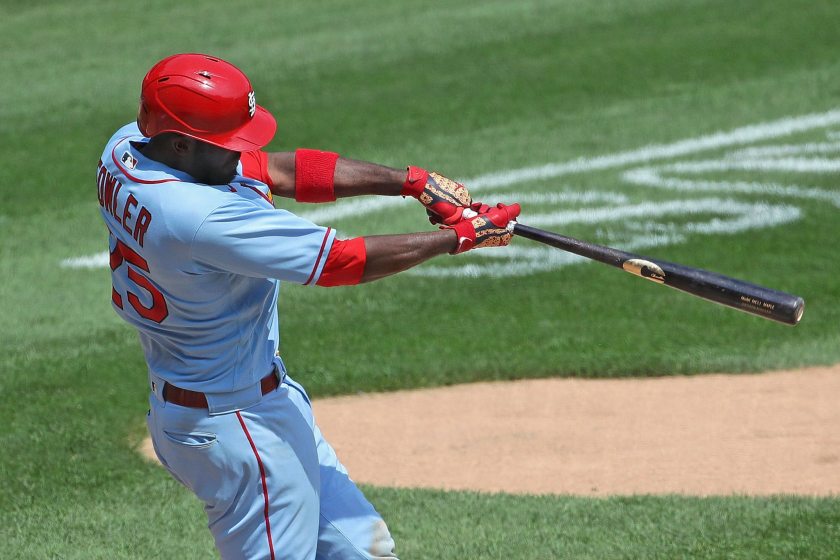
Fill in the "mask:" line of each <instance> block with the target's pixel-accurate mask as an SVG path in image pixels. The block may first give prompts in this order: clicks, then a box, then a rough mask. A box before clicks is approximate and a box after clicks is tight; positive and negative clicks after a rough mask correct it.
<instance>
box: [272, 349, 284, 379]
mask: <svg viewBox="0 0 840 560" xmlns="http://www.w3.org/2000/svg"><path fill="white" fill-rule="evenodd" d="M274 369H275V371H276V372H277V377H278V378H279V379H280V383H283V382H285V381H286V364H284V363H283V358H281V357H280V354H277V355H276V356H274Z"/></svg>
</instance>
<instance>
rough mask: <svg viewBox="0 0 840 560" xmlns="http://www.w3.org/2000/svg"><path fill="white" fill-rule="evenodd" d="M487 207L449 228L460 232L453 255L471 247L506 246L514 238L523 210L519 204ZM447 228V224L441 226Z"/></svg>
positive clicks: (500, 204)
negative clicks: (514, 229) (517, 222)
mask: <svg viewBox="0 0 840 560" xmlns="http://www.w3.org/2000/svg"><path fill="white" fill-rule="evenodd" d="M485 208H487V210H486V211H484V212H481V213H479V214H478V216H475V217H474V218H471V219H466V220H463V221H461V222H458V223H457V224H455V225H453V226H449V228H451V229H454V230H455V233H457V234H458V247H456V248H455V250H454V251H452V253H450V254H452V255H457V254H458V253H464V252H466V251H469V250H470V249H480V248H482V247H504V246H506V245H508V244H509V243H510V240H511V239H512V238H513V228H512V227H510V229H508V226H511V225H512V224H513V223H515V220H516V217H517V216H519V213H520V212H521V211H522V210H521V208H519V205H518V204H511V205H510V206H505V205H504V204H502V203H501V202H500V203H499V204H497V205H496V207H495V208H489V207H487V206H486V205H485ZM440 227H441V229H447V227H446V226H440Z"/></svg>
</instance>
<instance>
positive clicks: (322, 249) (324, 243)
mask: <svg viewBox="0 0 840 560" xmlns="http://www.w3.org/2000/svg"><path fill="white" fill-rule="evenodd" d="M331 231H332V228H327V233H326V235H324V240H323V241H321V250H320V251H318V258H317V259H315V266H314V267H313V268H312V274H310V275H309V279H307V280H306V282H304V283H303V285H304V286H308V285H309V283H310V282H312V279H313V278H315V273H316V272H318V265H319V264H320V263H321V257H322V256H323V255H324V247H326V246H327V239H329V238H330V232H331ZM324 266H326V265H324ZM321 272H322V273H323V271H321Z"/></svg>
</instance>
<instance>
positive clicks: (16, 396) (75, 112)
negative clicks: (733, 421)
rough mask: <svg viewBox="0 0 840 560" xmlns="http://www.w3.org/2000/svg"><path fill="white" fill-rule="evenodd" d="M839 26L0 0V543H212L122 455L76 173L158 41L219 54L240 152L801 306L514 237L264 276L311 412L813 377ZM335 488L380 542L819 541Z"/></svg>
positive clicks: (358, 227) (660, 503)
mask: <svg viewBox="0 0 840 560" xmlns="http://www.w3.org/2000/svg"><path fill="white" fill-rule="evenodd" d="M838 22H840V3H837V2H836V1H833V0H788V1H786V2H773V1H770V0H741V1H738V2H731V1H717V0H681V1H674V0H609V1H599V2H596V1H593V0H562V1H561V0H556V1H549V0H534V1H515V2H514V1H481V0H447V1H443V0H422V1H413V2H408V1H405V2H392V1H384V0H357V1H355V2H349V1H343V0H324V1H319V2H316V3H313V2H306V1H303V0H300V1H289V2H282V3H277V2H268V1H262V0H251V1H249V2H242V1H239V0H227V1H224V2H223V1H221V0H210V1H205V2H196V1H183V2H177V3H171V2H162V1H152V0H143V1H138V2H133V3H130V4H125V3H114V2H105V1H104V0H88V1H85V2H72V1H69V0H65V1H60V0H39V1H37V2H8V1H2V2H0V52H2V54H3V56H2V57H0V73H2V78H0V449H2V454H0V558H109V559H111V558H205V557H209V558H212V557H215V554H216V553H215V551H214V549H213V546H212V541H211V538H210V535H209V532H208V531H207V530H206V528H205V524H206V518H205V516H204V513H203V511H202V509H201V505H200V504H199V503H198V502H197V501H196V500H195V498H194V497H193V496H192V495H191V494H190V493H189V492H188V491H187V490H186V489H184V488H182V487H180V486H179V485H178V484H177V483H176V482H175V481H174V480H172V479H171V478H170V477H169V475H168V474H167V473H166V472H165V471H164V470H163V469H161V468H160V467H158V466H155V465H151V464H149V463H147V462H146V461H145V460H143V459H142V458H141V457H140V456H139V454H138V453H136V446H137V445H138V443H139V441H140V439H141V438H142V436H143V435H144V431H145V427H144V425H143V421H142V420H143V416H144V414H145V412H146V410H147V408H148V406H147V394H148V389H147V386H146V375H145V364H144V362H143V357H142V353H141V350H140V347H139V344H138V341H137V337H136V334H135V333H134V332H133V331H132V329H131V328H130V327H128V326H127V325H124V324H122V323H121V321H120V320H119V319H118V317H117V316H116V314H115V313H114V312H113V311H112V310H111V307H110V301H109V294H110V279H109V274H108V269H107V267H103V266H101V265H102V258H101V253H102V252H103V251H105V250H106V249H107V231H106V230H105V228H104V227H103V224H102V223H101V219H100V218H99V215H98V205H97V199H96V194H95V187H94V175H95V170H96V163H97V160H98V158H99V155H100V153H101V150H102V148H103V146H104V143H105V142H106V141H107V139H108V138H109V137H110V135H111V134H112V133H113V132H114V131H115V130H116V129H117V128H118V127H120V126H122V125H123V124H125V123H127V122H130V121H132V120H133V119H134V117H135V115H136V108H137V97H138V93H139V85H140V81H141V79H142V77H143V75H144V73H145V72H146V70H147V69H148V68H149V67H151V66H152V65H153V64H154V63H155V62H157V61H158V60H160V59H161V58H163V57H165V56H168V55H170V54H173V53H176V52H191V51H192V52H205V53H208V54H214V55H217V56H220V57H222V58H225V59H227V60H229V61H231V62H233V63H235V64H237V65H238V66H240V67H241V68H242V69H243V70H244V71H245V72H246V73H247V74H248V75H249V77H250V78H251V80H252V82H253V84H254V87H255V91H256V95H257V101H258V103H260V104H261V105H263V106H265V107H266V108H268V109H269V110H271V111H272V112H273V114H274V115H275V116H276V117H277V121H278V134H277V136H276V137H275V139H274V141H273V142H272V144H271V145H270V146H269V149H272V150H286V149H295V148H297V147H309V148H320V149H325V150H332V151H336V152H339V153H340V154H342V155H344V156H346V157H351V158H355V159H362V160H371V161H377V162H380V163H384V164H388V165H392V166H395V167H402V166H405V165H408V164H412V165H417V166H422V167H425V168H428V169H434V170H437V171H439V172H441V173H444V174H446V175H447V176H450V177H453V178H458V179H464V180H466V184H467V186H468V187H471V188H472V186H473V185H474V186H475V189H474V190H473V192H474V196H475V197H476V198H478V199H480V200H483V201H485V202H488V203H494V202H497V201H510V202H521V203H522V207H523V212H522V216H521V221H522V222H523V223H526V224H531V225H535V226H538V227H545V228H546V229H552V230H556V231H559V232H561V233H564V234H567V235H571V236H575V237H580V238H583V239H587V240H590V241H595V242H598V243H602V244H607V245H613V246H617V247H621V248H625V249H627V250H632V251H634V252H638V253H641V254H644V255H649V256H652V257H656V258H660V259H664V260H669V261H673V262H678V263H682V264H687V265H690V266H696V267H700V268H706V269H710V270H714V271H716V272H720V273H723V274H727V275H730V276H734V277H737V278H741V279H744V280H747V281H751V282H754V283H757V284H762V285H767V286H769V287H772V288H776V289H779V290H783V291H788V292H792V293H795V294H797V295H800V296H802V297H804V298H805V301H806V310H805V316H804V318H803V321H802V323H801V324H800V325H798V326H797V327H794V328H791V327H787V326H783V325H779V324H775V323H772V322H769V321H763V320H761V319H758V318H755V317H752V316H749V315H746V314H743V313H739V312H737V311H733V310H730V309H725V308H723V307H720V306H716V305H713V304H710V303H707V302H703V301H700V300H698V299H696V298H692V297H690V296H687V295H684V294H680V293H678V292H676V291H673V290H668V289H667V288H664V287H662V286H657V285H655V284H653V283H650V282H644V281H642V280H641V279H639V278H634V277H632V276H630V275H627V274H624V273H622V272H621V271H617V270H614V269H612V268H609V267H605V266H603V265H599V264H594V263H586V262H581V261H576V260H573V259H569V258H566V257H564V256H561V254H560V253H559V252H557V251H553V250H549V249H544V248H541V247H539V246H536V245H533V244H530V243H529V242H528V241H527V240H523V239H517V240H514V243H513V244H512V246H511V247H510V248H509V250H507V251H506V252H505V251H501V252H499V253H493V254H492V255H491V252H490V251H486V252H484V253H482V252H476V254H468V255H464V256H459V257H446V258H440V259H436V260H435V261H432V262H430V263H428V264H427V265H424V266H422V267H419V268H418V269H417V270H416V271H413V272H412V273H411V274H404V275H400V276H397V277H394V278H390V279H386V280H384V281H381V282H377V283H375V284H372V285H366V286H360V287H352V288H336V289H320V288H302V287H299V286H293V285H285V286H284V287H283V289H282V293H281V303H280V315H281V317H280V321H281V334H282V336H283V343H282V348H281V351H282V353H283V356H284V359H285V361H286V363H287V366H288V367H289V370H290V372H291V373H292V374H293V376H294V377H295V378H296V379H297V380H298V381H301V382H302V383H303V384H304V385H305V386H306V387H307V389H308V390H309V392H310V394H311V395H312V396H314V397H319V396H325V395H333V394H346V393H352V392H357V391H386V390H394V389H404V388H412V387H423V386H433V385H444V384H453V383H466V382H471V381H477V380H489V379H514V378H525V377H544V376H583V377H605V376H609V377H622V376H655V375H670V374H694V373H704V372H731V373H741V372H745V373H746V372H759V371H764V370H769V369H781V368H792V367H796V366H804V365H827V364H834V363H837V362H840V324H838V321H837V317H838V313H840V283H838V282H837V280H836V278H837V275H838V272H840V265H838V264H837V258H836V250H835V247H836V245H837V237H838V225H837V224H838V214H840V186H838V182H840V160H839V159H837V158H838V153H840V114H838V109H840V61H838V57H837V45H838V44H840V25H838ZM278 205H279V206H283V207H286V208H289V209H291V210H293V211H295V212H298V213H301V214H302V215H306V216H308V217H310V218H312V219H313V220H315V221H317V222H319V223H322V224H324V225H330V226H333V227H335V228H337V229H338V231H339V232H340V234H341V235H342V236H344V237H353V236H357V235H369V234H377V233H397V232H406V231H413V230H424V229H427V228H429V227H430V226H429V224H428V223H426V222H425V217H424V212H423V211H422V208H421V207H420V206H419V205H417V204H416V202H414V201H402V200H397V201H395V202H393V203H392V204H388V203H385V204H383V203H382V202H381V201H379V200H373V201H367V200H366V201H362V202H361V203H360V204H356V205H355V206H354V205H351V204H348V203H346V202H339V203H337V204H335V205H331V206H323V207H318V206H312V205H299V204H295V203H292V202H286V201H281V202H279V204H278ZM73 259H76V260H73ZM79 259H81V260H79ZM366 492H367V493H368V495H369V497H370V498H371V500H372V501H373V503H374V504H375V505H376V506H377V507H378V508H379V509H380V511H382V513H383V514H384V516H385V518H386V520H387V521H388V523H389V525H390V527H391V529H392V532H393V533H394V534H395V537H396V538H397V542H398V552H399V553H400V554H401V556H402V557H404V558H452V557H464V558H506V559H508V558H514V559H518V558H521V559H526V558H535V557H565V558H762V559H764V558H809V559H811V558H834V557H836V555H837V550H840V500H838V499H837V498H833V497H828V498H811V497H798V496H775V497H766V498H754V497H744V496H727V497H715V498H692V497H686V496H664V497H662V496H660V497H657V496H637V497H631V498H605V499H588V498H575V497H568V496H542V497H535V496H510V495H487V494H470V493H457V492H453V493H446V492H440V491H432V490H412V491H407V490H394V489H387V488H366Z"/></svg>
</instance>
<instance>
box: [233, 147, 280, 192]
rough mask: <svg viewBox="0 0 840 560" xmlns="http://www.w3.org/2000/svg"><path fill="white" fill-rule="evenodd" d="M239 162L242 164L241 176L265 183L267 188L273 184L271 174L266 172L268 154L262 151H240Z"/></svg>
mask: <svg viewBox="0 0 840 560" xmlns="http://www.w3.org/2000/svg"><path fill="white" fill-rule="evenodd" d="M239 163H241V164H242V175H243V176H245V177H248V178H249V179H256V180H257V181H259V182H261V183H265V184H266V185H268V186H269V188H271V187H273V186H274V183H273V182H272V181H271V176H270V175H269V174H268V154H267V153H265V152H264V151H262V150H254V151H253V152H242V155H241V156H239Z"/></svg>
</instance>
